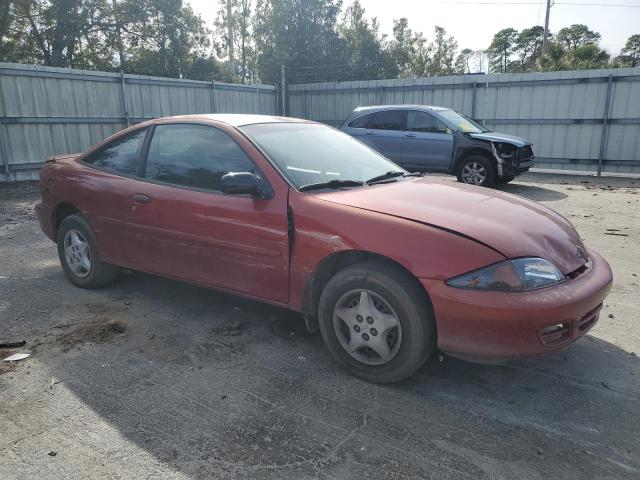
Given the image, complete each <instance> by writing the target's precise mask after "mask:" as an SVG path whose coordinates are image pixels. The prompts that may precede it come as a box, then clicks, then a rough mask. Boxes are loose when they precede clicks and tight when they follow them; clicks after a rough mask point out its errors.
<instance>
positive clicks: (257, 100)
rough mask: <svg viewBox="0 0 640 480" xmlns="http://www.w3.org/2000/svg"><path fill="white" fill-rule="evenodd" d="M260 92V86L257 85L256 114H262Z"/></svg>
mask: <svg viewBox="0 0 640 480" xmlns="http://www.w3.org/2000/svg"><path fill="white" fill-rule="evenodd" d="M259 110H260V91H259V90H258V84H257V83H256V108H255V111H256V112H255V113H260V112H259Z"/></svg>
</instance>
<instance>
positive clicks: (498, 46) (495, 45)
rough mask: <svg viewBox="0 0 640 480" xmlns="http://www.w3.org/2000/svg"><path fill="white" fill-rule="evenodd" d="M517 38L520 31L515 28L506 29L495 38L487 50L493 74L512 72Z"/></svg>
mask: <svg viewBox="0 0 640 480" xmlns="http://www.w3.org/2000/svg"><path fill="white" fill-rule="evenodd" d="M517 38H518V31H517V30H515V29H514V28H505V29H503V30H500V31H499V32H498V33H496V34H495V35H494V36H493V40H492V41H491V45H489V48H487V53H488V55H489V62H490V66H491V70H492V71H493V72H498V73H507V72H509V71H511V70H512V66H513V62H512V60H511V56H512V55H513V54H514V53H515V44H516V40H517Z"/></svg>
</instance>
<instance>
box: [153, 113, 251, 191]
mask: <svg viewBox="0 0 640 480" xmlns="http://www.w3.org/2000/svg"><path fill="white" fill-rule="evenodd" d="M229 172H254V167H253V163H252V162H251V160H250V159H249V157H248V156H247V155H246V154H245V153H244V151H243V150H242V149H241V148H240V147H239V146H238V144H237V143H236V142H234V141H233V140H232V139H231V137H229V136H228V135H227V134H226V133H224V132H222V131H221V130H218V129H217V128H213V127H207V126H205V125H190V124H174V125H158V126H156V129H155V131H154V133H153V138H152V140H151V145H150V146H149V154H148V156H147V165H146V168H145V177H146V178H149V179H151V180H158V181H161V182H166V183H173V184H175V185H183V186H186V187H193V188H202V189H205V190H216V191H218V190H220V179H221V178H222V176H223V175H225V174H227V173H229Z"/></svg>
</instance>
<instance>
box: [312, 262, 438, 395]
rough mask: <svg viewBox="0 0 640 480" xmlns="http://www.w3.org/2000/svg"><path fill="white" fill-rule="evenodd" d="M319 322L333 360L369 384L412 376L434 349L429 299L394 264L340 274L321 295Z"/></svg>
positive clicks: (363, 265)
mask: <svg viewBox="0 0 640 480" xmlns="http://www.w3.org/2000/svg"><path fill="white" fill-rule="evenodd" d="M363 312H364V313H363ZM318 319H319V325H320V333H321V334H322V338H323V339H324V342H325V344H326V346H327V348H328V349H329V352H330V353H331V355H332V356H333V357H334V358H335V359H336V360H338V362H340V363H341V364H342V365H343V366H344V367H346V369H347V370H348V371H349V373H351V374H352V375H354V376H356V377H358V378H361V379H363V380H366V381H369V382H375V383H393V382H399V381H401V380H404V379H406V378H408V377H410V376H411V375H413V374H414V373H415V372H416V371H417V370H418V369H419V368H420V367H421V366H422V365H423V364H424V363H425V362H426V360H427V359H428V358H429V356H430V355H431V353H432V352H433V350H434V348H435V345H436V324H435V318H434V315H433V310H432V308H431V304H430V302H429V299H428V297H427V296H426V294H425V292H424V290H423V289H422V288H421V287H420V286H419V285H418V284H417V282H416V280H415V279H414V278H412V277H411V276H410V275H409V274H408V273H407V272H405V271H404V270H402V269H401V268H399V267H396V266H394V265H387V264H384V263H378V262H363V263H360V264H356V265H353V266H351V267H348V268H346V269H344V270H342V271H340V272H338V273H337V274H336V275H335V276H333V277H332V278H331V280H329V282H328V283H327V285H326V286H325V287H324V290H323V291H322V294H321V296H320V303H319V308H318Z"/></svg>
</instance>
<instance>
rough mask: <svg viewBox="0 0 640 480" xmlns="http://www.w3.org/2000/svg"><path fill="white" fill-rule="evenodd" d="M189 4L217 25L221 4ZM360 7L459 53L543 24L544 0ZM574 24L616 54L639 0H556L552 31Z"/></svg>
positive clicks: (639, 14) (403, 0) (403, 1)
mask: <svg viewBox="0 0 640 480" xmlns="http://www.w3.org/2000/svg"><path fill="white" fill-rule="evenodd" d="M185 1H186V2H188V3H190V4H191V6H192V7H193V9H194V10H195V11H196V12H197V13H199V14H200V15H201V16H202V17H203V19H204V20H205V22H206V23H207V24H208V26H209V27H211V28H212V27H213V22H214V20H215V18H216V14H217V11H218V8H219V3H218V0H185ZM350 3H351V0H343V4H344V5H348V4H350ZM360 3H361V4H362V6H363V7H364V9H365V11H366V13H367V16H368V17H372V16H375V17H377V18H378V21H379V23H380V28H381V32H382V33H386V34H391V30H392V27H393V20H394V19H397V18H400V17H407V18H408V19H409V26H410V28H411V29H412V30H415V31H422V32H423V33H424V34H425V36H426V37H427V39H428V40H433V28H434V26H436V25H439V26H441V27H444V28H445V29H446V30H447V32H449V33H450V34H451V35H453V36H454V37H455V38H456V40H457V41H458V47H459V48H460V49H463V48H472V49H474V50H476V49H480V48H486V47H488V46H489V44H490V43H491V38H492V37H493V35H494V34H495V33H496V32H497V31H499V30H501V29H503V28H507V27H513V28H515V29H517V30H521V29H523V28H528V27H531V26H533V25H544V14H545V5H546V0H392V1H390V0H360ZM588 4H591V5H588ZM595 4H597V5H595ZM615 5H631V6H635V8H632V7H620V6H615ZM574 23H583V24H585V25H587V26H588V27H589V28H591V29H592V30H595V31H597V32H600V34H601V35H602V40H601V45H602V46H603V47H604V48H606V49H607V50H608V51H609V52H610V53H612V54H614V55H616V54H618V53H619V51H620V49H621V48H622V47H623V46H624V43H625V42H626V40H627V38H628V37H630V36H631V35H633V34H636V33H640V0H557V1H556V3H555V5H553V6H552V7H551V17H550V22H549V28H550V30H551V32H557V31H558V30H559V29H561V28H562V27H566V26H569V25H572V24H574Z"/></svg>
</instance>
